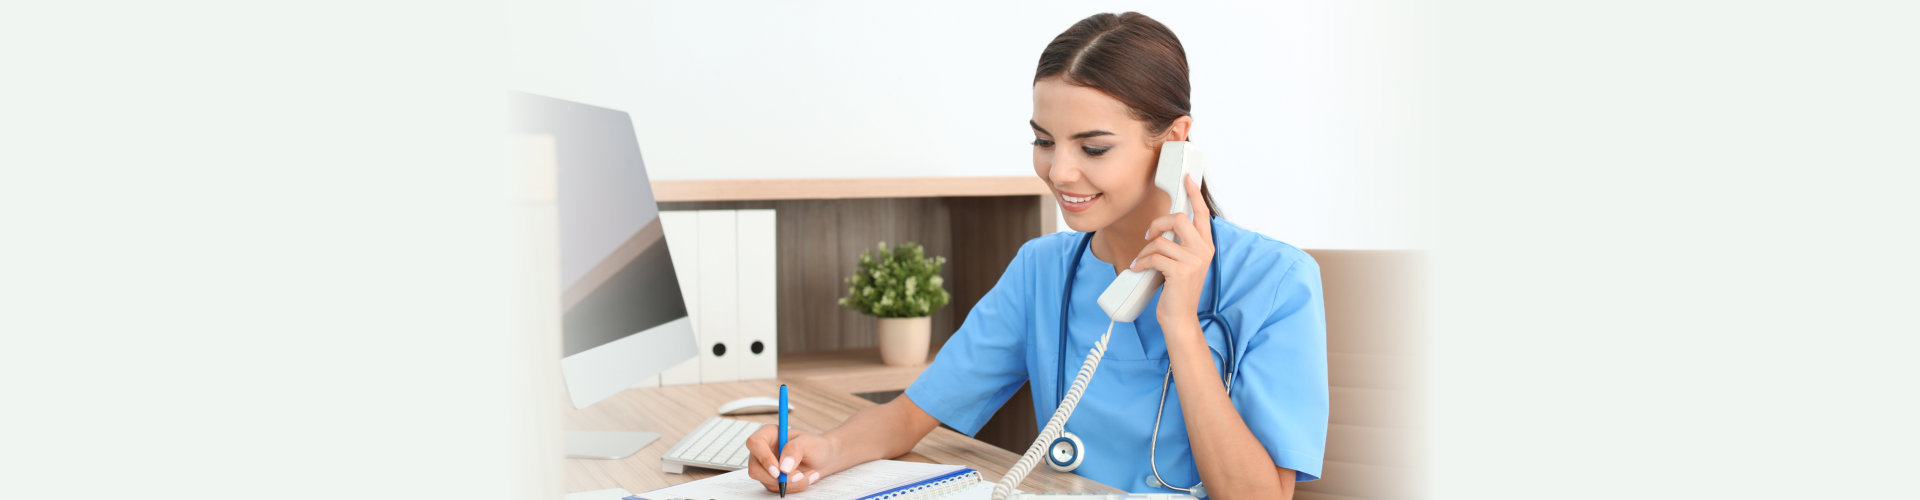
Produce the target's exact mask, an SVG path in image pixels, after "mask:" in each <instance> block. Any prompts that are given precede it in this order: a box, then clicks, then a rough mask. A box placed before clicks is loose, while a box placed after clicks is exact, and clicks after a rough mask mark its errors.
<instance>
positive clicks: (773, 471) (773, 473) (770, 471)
mask: <svg viewBox="0 0 1920 500" xmlns="http://www.w3.org/2000/svg"><path fill="white" fill-rule="evenodd" d="M767 477H772V478H778V477H780V468H779V467H774V466H771V465H769V466H767Z"/></svg>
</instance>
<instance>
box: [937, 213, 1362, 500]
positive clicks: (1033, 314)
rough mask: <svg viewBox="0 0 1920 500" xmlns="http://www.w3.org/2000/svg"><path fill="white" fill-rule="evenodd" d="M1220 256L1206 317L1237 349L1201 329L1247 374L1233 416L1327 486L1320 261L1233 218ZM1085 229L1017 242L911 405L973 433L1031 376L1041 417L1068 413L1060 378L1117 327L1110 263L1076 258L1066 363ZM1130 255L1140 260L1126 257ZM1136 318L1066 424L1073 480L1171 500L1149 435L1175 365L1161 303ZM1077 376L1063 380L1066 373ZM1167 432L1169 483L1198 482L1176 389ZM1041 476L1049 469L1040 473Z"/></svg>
mask: <svg viewBox="0 0 1920 500" xmlns="http://www.w3.org/2000/svg"><path fill="white" fill-rule="evenodd" d="M1212 222H1213V238H1214V247H1215V251H1214V260H1213V265H1216V266H1220V273H1219V277H1220V278H1221V279H1222V280H1224V281H1225V282H1224V283H1221V284H1220V287H1219V292H1220V296H1219V297H1215V296H1214V284H1213V282H1212V280H1213V277H1212V274H1211V273H1209V277H1208V278H1207V280H1208V282H1207V284H1206V285H1205V286H1204V287H1203V288H1202V292H1201V297H1200V310H1201V311H1205V310H1207V309H1208V305H1209V304H1216V302H1215V301H1216V300H1217V301H1218V302H1217V306H1216V307H1217V310H1218V314H1219V317H1220V318H1221V319H1223V320H1225V321H1226V322H1228V323H1231V324H1232V328H1233V332H1234V334H1235V335H1236V336H1237V339H1236V342H1235V344H1236V345H1231V346H1229V345H1227V339H1226V334H1225V333H1224V332H1223V330H1222V329H1221V327H1220V326H1219V325H1217V324H1214V323H1213V322H1211V321H1201V322H1200V323H1201V324H1200V326H1201V328H1202V329H1204V330H1205V331H1206V336H1207V344H1208V346H1209V347H1210V348H1211V350H1212V351H1213V355H1214V356H1213V359H1214V364H1215V366H1217V367H1219V368H1220V370H1221V374H1222V376H1224V375H1225V372H1226V368H1227V367H1226V360H1225V356H1224V353H1225V352H1227V351H1226V350H1227V349H1233V350H1234V352H1237V353H1239V359H1240V374H1239V375H1238V377H1237V378H1236V379H1235V380H1234V383H1233V388H1232V391H1231V393H1230V396H1231V399H1232V401H1233V404H1234V407H1235V408H1236V409H1238V410H1239V412H1240V417H1241V418H1242V419H1243V420H1245V421H1246V423H1247V427H1248V428H1249V429H1251V430H1252V431H1253V435H1254V437H1256V438H1258V439H1259V440H1260V444H1261V445H1263V446H1265V447H1266V450H1267V454H1268V455H1269V456H1270V457H1271V458H1272V459H1273V463H1274V465H1277V466H1280V467H1285V468H1288V469H1292V470H1294V471H1297V473H1298V475H1297V476H1296V478H1297V480H1298V481H1312V480H1314V479H1318V478H1319V477H1320V465H1321V459H1322V458H1323V455H1325V451H1326V441H1327V333H1326V332H1327V326H1326V311H1325V308H1324V307H1323V305H1322V294H1321V290H1320V266H1319V264H1317V263H1315V262H1314V260H1313V258H1312V257H1310V256H1308V255H1307V253H1306V252H1303V251H1300V249H1298V248H1294V247H1293V246H1292V245H1288V244H1286V243H1281V242H1279V241H1277V240H1274V239H1272V238H1268V237H1266V236H1264V235H1261V234H1259V233H1255V232H1252V231H1248V230H1246V229H1243V228H1241V227H1239V226H1236V225H1233V224H1232V223H1230V222H1227V221H1226V220H1223V219H1219V218H1214V219H1213V221H1212ZM1085 236H1086V234H1085V233H1055V234H1050V235H1046V236H1042V237H1039V238H1035V239H1033V240H1032V241H1028V242H1027V243H1026V244H1025V245H1023V246H1021V247H1020V252H1019V254H1018V255H1017V256H1015V257H1014V259H1013V262H1012V263H1010V264H1008V265H1007V271H1006V273H1005V274H1003V275H1001V277H1000V281H999V283H998V284H995V285H994V287H993V289H992V290H991V291H988V292H987V294H986V296H985V297H983V298H981V300H980V302H979V303H978V304H975V305H974V307H973V310H972V311H970V312H968V313H967V319H966V321H965V322H964V323H962V324H961V325H960V329H959V330H958V331H956V332H954V334H953V337H952V338H950V339H949V340H947V343H946V345H945V346H943V347H942V348H941V350H940V354H939V356H937V357H936V358H935V359H934V362H933V364H932V365H931V366H929V367H928V368H927V370H926V371H925V372H923V373H921V375H920V378H919V379H917V380H915V381H914V383H913V385H912V386H910V387H908V388H907V392H906V394H907V397H909V398H912V399H913V402H914V404H917V405H919V406H920V408H921V409H923V410H926V412H927V413H928V414H930V415H933V417H934V418H937V419H939V420H940V421H941V422H943V423H945V424H947V425H948V426H951V427H953V428H954V429H958V430H959V431H960V432H963V433H966V434H967V435H969V436H971V435H974V434H975V433H977V432H979V431H980V426H982V425H984V424H986V422H987V418H988V417H991V416H993V413H994V412H995V411H996V410H998V409H999V408H1000V406H1001V405H1002V404H1005V403H1006V401H1007V399H1008V398H1009V397H1011V396H1012V395H1013V393H1014V392H1016V391H1018V390H1019V389H1020V385H1021V384H1022V383H1025V382H1028V381H1032V382H1033V384H1032V388H1033V403H1034V404H1033V406H1034V409H1035V414H1034V421H1035V423H1036V424H1038V425H1039V426H1040V427H1043V428H1044V427H1045V426H1046V422H1047V420H1048V419H1049V418H1050V417H1052V416H1053V411H1054V409H1055V408H1056V407H1058V406H1059V402H1060V396H1061V395H1060V393H1059V392H1060V391H1059V389H1056V386H1057V385H1063V384H1058V383H1057V382H1056V381H1057V380H1059V378H1060V377H1065V379H1066V384H1064V385H1071V384H1072V382H1073V375H1074V373H1073V372H1075V371H1078V370H1079V368H1080V364H1081V363H1082V362H1084V361H1085V360H1086V356H1087V353H1088V352H1089V351H1091V350H1092V349H1093V344H1094V343H1095V342H1098V341H1099V340H1100V334H1101V333H1102V332H1105V331H1106V328H1107V323H1108V321H1110V319H1109V318H1107V315H1106V313H1105V312H1103V311H1101V310H1100V305H1099V304H1098V303H1097V302H1096V299H1097V298H1098V297H1099V296H1100V292H1102V291H1104V290H1106V288H1107V285H1109V284H1111V283H1112V282H1113V279H1114V277H1115V276H1116V275H1115V273H1114V271H1113V265H1112V264H1110V263H1106V262H1101V261H1100V259H1099V258H1097V257H1094V256H1093V251H1092V249H1091V248H1089V249H1087V250H1085V251H1084V252H1085V253H1084V255H1082V257H1081V259H1080V266H1079V267H1080V268H1079V270H1078V271H1077V272H1075V273H1073V275H1074V280H1075V281H1074V286H1073V295H1074V296H1073V297H1072V299H1071V306H1070V307H1071V308H1072V311H1071V313H1072V314H1071V316H1070V317H1069V322H1068V325H1069V330H1070V332H1069V334H1068V340H1067V345H1066V348H1067V349H1068V352H1067V356H1066V358H1067V366H1066V367H1065V368H1063V367H1061V366H1060V361H1059V353H1060V348H1061V345H1060V332H1059V328H1060V312H1061V311H1060V298H1061V294H1062V293H1064V292H1065V289H1066V288H1065V285H1066V279H1067V272H1066V271H1067V269H1066V268H1067V264H1068V262H1069V261H1070V257H1071V254H1072V253H1073V252H1074V251H1075V250H1076V249H1077V248H1076V247H1077V246H1078V243H1079V242H1080V238H1083V237H1085ZM1129 260H1131V259H1129ZM1153 300H1154V303H1153V304H1149V305H1148V306H1147V308H1146V312H1144V313H1142V314H1141V315H1140V318H1139V319H1138V320H1136V321H1134V322H1132V323H1120V324H1117V325H1115V326H1114V328H1113V338H1112V339H1111V340H1109V341H1108V344H1107V353H1106V356H1105V357H1103V358H1101V361H1100V368H1099V369H1098V370H1097V371H1096V372H1095V373H1094V377H1093V381H1092V382H1091V383H1089V384H1088V386H1087V392H1086V394H1085V395H1084V396H1083V397H1082V398H1081V399H1080V404H1079V406H1078V407H1076V408H1075V409H1074V413H1073V418H1071V419H1070V420H1068V421H1067V427H1066V428H1067V430H1068V431H1072V432H1074V433H1075V434H1078V435H1079V436H1080V438H1081V440H1083V441H1085V444H1086V450H1084V451H1083V452H1082V453H1083V454H1085V458H1084V459H1083V461H1082V462H1081V465H1080V467H1079V468H1078V469H1075V470H1074V472H1075V473H1077V474H1080V475H1081V476H1085V477H1087V478H1088V479H1092V480H1095V481H1099V482H1100V483H1102V484H1106V485H1109V486H1113V487H1115V488H1120V489H1124V490H1127V491H1130V492H1136V493H1141V492H1173V491H1174V490H1170V489H1167V488H1164V487H1159V486H1155V485H1153V484H1152V483H1151V480H1152V478H1153V473H1152V472H1151V470H1149V469H1148V464H1147V460H1148V459H1147V455H1148V453H1147V445H1148V439H1149V436H1148V434H1149V433H1150V432H1151V431H1152V429H1153V419H1154V410H1155V409H1156V406H1157V405H1158V404H1159V400H1160V384H1161V380H1162V377H1164V376H1165V375H1166V370H1167V346H1166V341H1165V339H1164V337H1162V336H1161V333H1160V324H1159V318H1158V317H1157V314H1156V313H1155V311H1157V310H1158V309H1157V308H1158V306H1159V304H1158V301H1159V296H1158V294H1155V297H1154V299H1153ZM1063 369H1064V370H1068V371H1067V372H1066V373H1064V374H1063V373H1062V370H1063ZM1168 391H1169V392H1168V394H1167V408H1166V411H1165V413H1164V416H1162V417H1161V423H1160V442H1159V456H1158V457H1156V458H1157V460H1158V464H1159V469H1160V476H1161V477H1163V478H1165V479H1166V480H1167V481H1168V482H1170V483H1173V484H1174V485H1175V486H1180V487H1183V488H1185V487H1191V486H1192V485H1193V484H1194V483H1196V482H1199V480H1200V474H1199V471H1198V470H1197V469H1195V467H1194V461H1193V450H1192V448H1191V447H1190V446H1189V443H1188V441H1187V428H1186V419H1185V417H1184V416H1183V415H1182V414H1181V410H1180V394H1179V390H1178V388H1177V387H1169V388H1168ZM1040 466H1041V467H1045V465H1044V464H1042V465H1040Z"/></svg>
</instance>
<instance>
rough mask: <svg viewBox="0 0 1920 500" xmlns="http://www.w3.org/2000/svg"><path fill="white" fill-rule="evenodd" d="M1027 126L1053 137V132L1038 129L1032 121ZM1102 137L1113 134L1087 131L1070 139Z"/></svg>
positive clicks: (1101, 131)
mask: <svg viewBox="0 0 1920 500" xmlns="http://www.w3.org/2000/svg"><path fill="white" fill-rule="evenodd" d="M1027 125H1031V126H1033V130H1035V131H1038V132H1040V133H1042V134H1047V135H1053V132H1048V131H1047V129H1044V128H1040V124H1038V123H1034V121H1033V120H1027ZM1103 135H1113V132H1108V131H1105V130H1088V131H1086V132H1081V133H1078V134H1073V137H1072V138H1074V139H1085V138H1088V137H1099V136H1103Z"/></svg>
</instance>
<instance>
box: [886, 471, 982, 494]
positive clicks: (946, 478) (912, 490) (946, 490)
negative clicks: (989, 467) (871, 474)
mask: <svg viewBox="0 0 1920 500" xmlns="http://www.w3.org/2000/svg"><path fill="white" fill-rule="evenodd" d="M977 482H980V471H977V470H973V469H961V470H957V471H953V473H950V474H947V475H943V476H940V477H936V478H933V479H928V480H926V481H923V482H919V483H915V484H911V485H907V486H902V487H899V488H895V489H892V490H887V491H883V492H880V493H876V494H873V495H869V496H864V497H860V498H859V499H858V500H922V499H936V498H940V497H942V496H946V495H948V494H951V493H956V492H959V491H960V490H964V489H967V487H968V486H972V485H973V483H977Z"/></svg>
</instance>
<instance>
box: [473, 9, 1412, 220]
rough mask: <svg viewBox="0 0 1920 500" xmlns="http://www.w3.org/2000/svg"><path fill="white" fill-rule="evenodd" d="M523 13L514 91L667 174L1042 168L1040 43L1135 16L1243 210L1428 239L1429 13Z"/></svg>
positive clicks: (1234, 212) (1223, 197) (1237, 212)
mask: <svg viewBox="0 0 1920 500" xmlns="http://www.w3.org/2000/svg"><path fill="white" fill-rule="evenodd" d="M743 5H744V6H743ZM522 9H525V10H522V11H520V12H515V13H514V19H515V21H516V23H517V24H516V28H515V31H514V33H513V43H512V50H513V56H514V57H513V64H512V73H511V78H510V79H509V83H510V85H511V86H513V88H516V89H519V90H526V91H529V92H534V93H540V94H547V95H552V96H555V97H560V98H565V99H572V100H578V101H583V102H588V103H592V104H597V105H602V106H607V107H612V108H616V109H622V110H626V111H628V112H630V113H632V115H633V118H634V122H635V123H634V129H635V132H636V133H637V134H638V135H639V141H640V146H641V149H642V151H643V154H644V155H645V157H646V160H647V165H648V169H649V171H650V173H651V174H652V176H653V178H655V179H740V178H785V177H827V178H833V177H900V176H1008V175H1033V170H1032V160H1031V156H1030V148H1031V146H1030V145H1029V144H1028V143H1029V142H1030V141H1031V140H1032V135H1031V133H1030V132H1029V130H1028V127H1027V126H1026V123H1025V122H1026V120H1027V118H1028V117H1029V116H1030V114H1031V111H1032V109H1031V108H1032V96H1031V84H1030V82H1031V81H1032V78H1033V71H1034V65H1035V63H1036V61H1037V60H1038V58H1039V55H1040V51H1041V49H1042V48H1044V47H1045V45H1046V43H1047V42H1048V41H1049V40H1051V39H1052V38H1053V37H1054V36H1055V35H1057V34H1059V32H1060V31H1062V30H1064V29H1066V28H1067V27H1068V26H1070V25H1072V24H1073V23H1074V22H1075V21H1077V20H1079V19H1081V18H1084V17H1086V16H1087V15H1090V14H1093V13H1096V12H1122V11H1126V10H1138V11H1140V12H1143V13H1146V14H1147V15H1150V16H1153V17H1154V18H1156V19H1159V20H1160V21H1161V22H1163V23H1165V24H1167V26H1168V27H1170V28H1172V29H1173V30H1174V32H1175V33H1176V34H1177V35H1179V36H1180V38H1181V41H1182V42H1183V43H1184V44H1185V46H1186V49H1187V54H1188V57H1189V61H1190V66H1191V68H1192V72H1193V73H1192V82H1193V88H1194V98H1193V106H1194V117H1195V125H1194V136H1195V138H1196V139H1197V142H1199V143H1200V144H1201V145H1202V146H1203V147H1205V148H1206V152H1207V157H1208V159H1209V160H1210V163H1209V172H1208V174H1209V176H1210V177H1209V181H1210V183H1211V188H1210V189H1212V190H1213V193H1214V196H1215V199H1216V201H1218V202H1219V203H1220V205H1221V209H1222V211H1223V212H1225V213H1226V215H1227V216H1228V217H1229V218H1231V219H1232V220H1235V221H1237V222H1239V223H1241V224H1243V225H1246V226H1249V227H1252V228H1254V229H1255V230H1258V231H1260V232H1263V233H1266V234H1268V235H1272V236H1274V237H1276V238H1279V239H1281V240H1284V241H1288V242H1290V243H1293V244H1295V245H1298V246H1302V247H1309V248H1409V247H1421V246H1424V244H1425V241H1426V240H1427V237H1426V236H1424V235H1422V234H1420V231H1417V230H1416V229H1417V228H1420V227H1424V224H1421V223H1419V222H1418V219H1416V217H1417V214H1415V213H1414V211H1413V210H1412V208H1414V207H1419V206H1423V202H1422V201H1421V200H1420V199H1418V197H1419V196H1421V195H1422V193H1421V192H1420V191H1419V190H1418V189H1416V186H1418V185H1420V181H1419V178H1420V175H1419V174H1420V170H1419V169H1418V168H1417V167H1418V165H1417V164H1416V162H1415V161H1414V160H1413V158H1414V152H1413V151H1410V150H1409V149H1408V146H1407V145H1408V144H1412V141H1410V139H1411V136H1412V134H1411V133H1409V130H1410V128H1411V126H1412V125H1413V124H1415V123H1416V122H1415V121H1414V120H1415V119H1416V118H1417V116H1414V114H1413V113H1412V112H1411V111H1410V110H1411V109H1412V105H1413V103H1412V102H1411V101H1412V98H1413V97H1414V96H1413V91H1412V89H1415V88H1417V85H1416V84H1415V83H1414V82H1413V80H1415V79H1417V77H1418V74H1417V73H1418V67H1419V61H1418V58H1417V57H1415V52H1414V47H1413V45H1414V44H1415V42H1417V41H1418V40H1419V39H1420V36H1419V35H1418V33H1417V32H1414V31H1412V30H1413V28H1414V27H1415V24H1416V23H1414V22H1412V20H1413V19H1415V18H1417V16H1418V15H1419V13H1418V11H1408V10H1406V9H1395V8H1391V7H1385V6H1373V7H1369V6H1356V5H1349V4H1347V3H1341V2H1333V1H1316V2H1300V3H1289V4H1286V5H1268V4H1255V3H1248V4H1244V5H1242V4H1227V3H1218V2H1207V3H1198V4H1195V3H1182V4H1180V6H1179V7H1178V8H1175V7H1174V6H1173V5H1172V4H1155V3H1142V2H1118V3H1099V4H1092V3H1071V4H1063V3H1044V4H1043V3H1032V2H970V3H966V4H921V3H909V2H864V3H836V4H834V5H832V6H827V5H819V4H792V3H788V2H748V3H745V4H741V3H737V2H725V3H722V2H624V1H622V2H605V1H587V2H575V3H543V4H539V5H537V6H529V7H522ZM1061 226H1062V227H1064V224H1062V225H1061Z"/></svg>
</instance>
